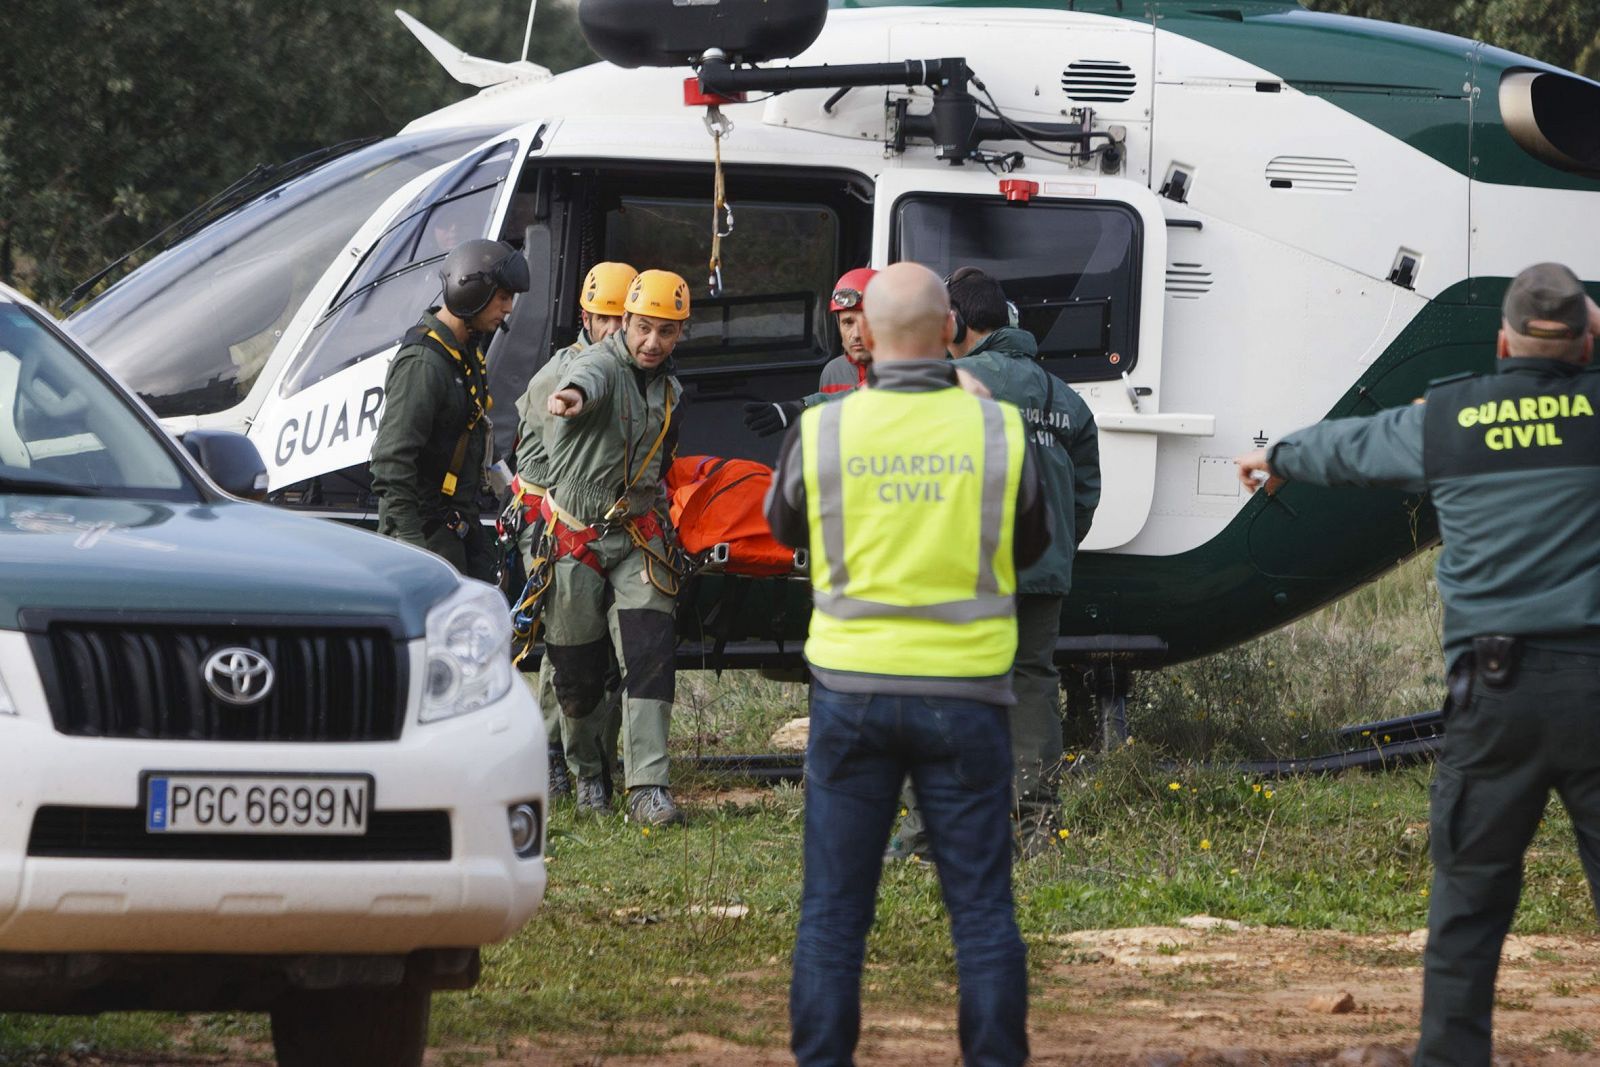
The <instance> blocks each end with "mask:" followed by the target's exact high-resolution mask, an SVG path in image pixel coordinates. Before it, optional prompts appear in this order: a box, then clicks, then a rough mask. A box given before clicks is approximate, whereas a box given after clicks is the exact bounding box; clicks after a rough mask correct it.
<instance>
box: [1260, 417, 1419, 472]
mask: <svg viewBox="0 0 1600 1067" xmlns="http://www.w3.org/2000/svg"><path fill="white" fill-rule="evenodd" d="M1426 413H1427V406H1426V405H1425V404H1411V405H1408V406H1406V407H1403V408H1391V409H1390V410H1388V411H1382V412H1379V413H1378V414H1376V415H1372V416H1368V417H1366V418H1358V419H1333V420H1329V421H1326V422H1319V423H1317V424H1316V425H1315V426H1308V427H1306V428H1305V429H1303V430H1296V431H1295V432H1294V433H1292V434H1290V435H1289V436H1287V437H1285V438H1284V439H1283V440H1281V441H1279V442H1278V443H1277V444H1275V445H1273V446H1272V447H1271V448H1270V449H1266V450H1263V449H1257V450H1256V451H1254V452H1249V453H1246V454H1245V455H1242V456H1239V457H1238V458H1237V459H1236V460H1235V462H1236V463H1237V464H1238V467H1239V480H1240V481H1241V482H1243V483H1244V484H1245V487H1246V488H1249V489H1255V488H1256V487H1257V486H1258V485H1259V484H1261V482H1262V480H1263V476H1265V484H1266V488H1267V492H1269V493H1272V492H1276V491H1277V488H1278V486H1279V485H1281V484H1282V483H1283V482H1284V481H1303V482H1310V483H1312V484H1313V485H1353V486H1387V487H1390V488H1395V489H1404V490H1407V491H1410V492H1418V493H1420V492H1422V491H1423V490H1425V489H1426V488H1427V479H1426V476H1425V474H1424V473H1423V467H1422V424H1423V419H1424V417H1425V416H1426Z"/></svg>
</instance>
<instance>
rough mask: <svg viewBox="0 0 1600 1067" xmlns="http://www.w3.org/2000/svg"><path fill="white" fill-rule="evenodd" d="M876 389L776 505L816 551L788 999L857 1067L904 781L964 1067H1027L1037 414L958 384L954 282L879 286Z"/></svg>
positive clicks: (777, 494) (826, 437)
mask: <svg viewBox="0 0 1600 1067" xmlns="http://www.w3.org/2000/svg"><path fill="white" fill-rule="evenodd" d="M866 306H867V307H868V308H869V309H870V310H869V311H868V315H867V321H866V324H865V327H864V330H865V338H866V343H867V348H868V349H869V350H870V351H871V353H872V365H871V370H870V371H869V373H868V378H867V387H866V388H865V389H861V390H858V391H856V392H854V393H851V394H850V395H848V396H846V397H845V398H844V399H842V400H838V401H836V402H833V403H829V404H823V405H820V406H818V407H813V408H811V409H809V410H807V411H806V412H805V414H804V415H802V416H801V418H800V421H799V422H798V423H797V424H796V425H795V426H793V427H792V428H791V429H790V431H789V436H788V438H787V439H786V440H785V441H784V445H783V452H782V454H781V456H780V458H779V461H778V468H777V472H776V474H775V476H774V478H773V486H772V491H771V492H770V494H769V495H768V497H767V518H768V520H769V522H770V523H771V525H772V530H773V533H774V534H776V535H777V538H778V540H780V541H782V542H784V543H785V544H788V545H790V546H792V547H795V548H800V547H806V548H808V549H809V550H810V553H811V581H812V612H811V630H810V634H809V635H808V637H807V639H806V649H805V651H806V661H807V663H808V664H809V665H810V668H811V674H812V686H811V737H810V742H809V745H808V748H807V750H806V823H805V888H804V892H803V895H802V899H801V905H800V930H799V933H798V936H797V937H796V939H795V949H794V977H793V982H792V985H791V987H790V995H789V1016H790V1023H791V1029H792V1033H791V1039H790V1046H791V1048H792V1049H793V1050H794V1054H795V1058H796V1060H798V1061H799V1063H800V1064H801V1065H802V1067H806V1065H821V1064H829V1065H841V1064H850V1063H853V1062H854V1055H855V1047H856V1040H857V1037H858V1036H859V1034H860V1029H861V964H862V957H863V955H864V953H865V949H866V938H867V929H868V928H869V927H870V926H871V925H872V915H873V909H874V905H875V902H876V899H877V891H878V877H879V874H880V872H881V869H882V864H883V851H884V845H885V844H886V843H887V841H888V838H889V827H890V824H891V823H892V822H893V820H894V815H895V811H896V809H897V807H898V804H897V800H896V797H897V794H898V792H899V789H900V782H901V780H902V778H904V776H905V775H907V774H909V775H910V776H911V778H912V781H913V782H915V783H916V790H917V795H918V797H920V798H921V801H922V811H923V816H924V819H925V821H926V823H927V828H928V837H929V844H930V847H931V849H932V851H933V855H934V859H935V861H936V862H937V865H938V871H939V880H940V883H941V885H942V888H943V891H944V900H945V905H946V907H947V909H948V910H949V912H950V929H951V933H952V935H953V937H954V939H955V945H956V972H957V975H958V977H959V980H960V1002H961V1003H960V1010H959V1028H958V1029H959V1036H960V1041H961V1054H962V1058H963V1060H964V1062H966V1063H968V1064H994V1065H1012V1064H1021V1063H1023V1062H1024V1061H1025V1060H1027V1058H1028V1038H1027V1001H1028V985H1027V963H1026V957H1025V953H1024V949H1023V945H1022V938H1021V935H1020V934H1019V933H1018V932H1017V924H1016V918H1015V909H1014V907H1013V904H1012V898H1011V741H1010V732H1009V728H1008V726H1007V713H1006V709H1007V708H1008V707H1009V706H1011V705H1012V704H1014V703H1015V702H1016V698H1015V696H1014V695H1013V693H1012V690H1011V680H1010V679H1011V663H1012V660H1013V658H1015V655H1016V650H1017V618H1016V604H1015V593H1016V588H1017V570H1018V569H1019V568H1021V567H1025V566H1027V565H1028V564H1030V563H1032V562H1033V561H1034V560H1036V559H1038V558H1039V556H1040V555H1041V554H1042V553H1043V552H1044V550H1045V548H1046V547H1047V546H1048V545H1049V542H1050V519H1049V511H1048V509H1047V508H1046V507H1045V502H1044V500H1043V499H1042V496H1041V494H1040V491H1039V484H1038V478H1037V475H1036V474H1035V471H1034V461H1033V458H1032V456H1031V455H1030V452H1029V448H1028V444H1027V435H1026V433H1025V431H1024V428H1023V423H1022V417H1021V415H1020V413H1019V412H1018V411H1017V409H1016V408H1014V407H1012V406H1010V405H1008V404H1001V403H999V402H997V401H994V400H991V399H987V398H985V397H982V396H977V395H973V394H972V393H970V392H968V391H966V390H964V389H962V388H961V386H960V384H959V383H958V380H957V376H956V371H955V368H954V366H953V365H952V364H951V363H950V362H949V361H948V360H946V359H945V358H944V355H945V352H946V351H947V350H948V348H949V345H950V342H951V338H952V337H953V336H954V334H955V319H954V316H953V315H952V314H951V311H950V303H949V300H948V299H947V297H946V295H945V289H944V283H943V282H942V281H940V279H939V277H938V276H937V275H936V274H934V273H933V272H932V271H929V270H928V269H926V268H924V267H920V266H918V265H916V264H912V263H900V264H896V265H894V266H892V267H889V268H887V269H886V270H883V271H881V272H879V273H878V275H877V276H876V277H874V278H873V279H872V282H871V283H870V284H869V285H868V287H867V300H866Z"/></svg>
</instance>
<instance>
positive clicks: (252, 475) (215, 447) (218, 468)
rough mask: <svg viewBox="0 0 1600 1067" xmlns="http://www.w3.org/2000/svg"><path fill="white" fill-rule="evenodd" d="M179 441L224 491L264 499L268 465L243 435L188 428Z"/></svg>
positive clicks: (251, 498) (248, 498)
mask: <svg viewBox="0 0 1600 1067" xmlns="http://www.w3.org/2000/svg"><path fill="white" fill-rule="evenodd" d="M178 440H180V441H182V442H183V447H184V448H186V449H188V451H189V455H191V456H193V457H194V461H195V462H196V463H198V464H200V467H201V469H202V470H204V471H205V472H206V473H207V474H209V475H211V480H212V481H214V482H216V483H217V484H218V485H219V486H221V487H222V489H223V490H224V491H225V492H228V493H232V494H233V495H234V496H240V497H244V498H245V499H246V500H265V499H266V498H267V465H266V464H265V463H263V462H262V461H261V453H260V452H257V451H256V446H255V445H254V444H253V443H251V441H250V438H248V437H246V436H245V435H244V434H242V433H234V432H233V431H231V430H190V431H189V432H188V433H186V434H184V435H183V436H182V437H180V438H179V439H178Z"/></svg>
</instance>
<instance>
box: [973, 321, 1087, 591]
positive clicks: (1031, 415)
mask: <svg viewBox="0 0 1600 1067" xmlns="http://www.w3.org/2000/svg"><path fill="white" fill-rule="evenodd" d="M956 366H957V367H958V368H960V369H961V370H964V371H967V372H968V373H970V374H971V375H972V376H973V377H974V378H977V379H978V381H980V382H982V383H983V384H984V386H985V387H986V388H987V389H988V390H989V392H991V393H993V394H994V398H995V399H996V400H1004V401H1006V402H1007V403H1009V404H1015V405H1016V406H1017V407H1019V408H1021V409H1022V418H1023V421H1024V422H1025V423H1026V424H1027V427H1028V436H1029V438H1030V439H1031V440H1032V442H1033V444H1034V447H1035V451H1036V452H1037V453H1038V457H1039V480H1040V482H1041V484H1042V485H1043V487H1044V494H1045V499H1046V500H1047V501H1049V504H1050V514H1051V519H1052V525H1053V526H1054V529H1055V537H1054V538H1053V540H1052V541H1051V543H1050V548H1049V550H1048V551H1046V552H1045V554H1044V555H1042V556H1040V557H1039V561H1038V562H1037V563H1035V564H1034V565H1033V566H1031V567H1029V568H1028V569H1027V570H1025V571H1023V572H1022V573H1021V574H1020V575H1018V576H1017V591H1018V592H1021V593H1035V594H1041V595H1045V596H1066V595H1067V593H1068V592H1070V591H1071V589H1072V558H1073V556H1074V555H1075V554H1076V553H1077V549H1078V545H1079V544H1080V543H1081V542H1082V541H1083V539H1084V538H1085V537H1087V536H1088V534H1089V525H1090V523H1092V522H1093V521H1094V512H1095V508H1097V507H1099V505H1100V435H1099V430H1098V429H1097V428H1096V427H1095V423H1094V413H1093V412H1091V411H1090V410H1089V405H1088V404H1085V403H1084V402H1083V398H1082V397H1080V396H1079V395H1078V394H1077V393H1076V392H1075V391H1074V390H1073V388H1072V387H1071V386H1070V385H1068V384H1067V383H1066V382H1063V381H1061V380H1060V379H1059V378H1055V377H1054V376H1053V375H1051V374H1050V373H1049V372H1047V371H1046V370H1045V369H1044V367H1042V366H1040V365H1039V343H1038V342H1037V341H1035V340H1034V339H1033V335H1032V334H1031V333H1029V332H1028V331H1027V330H1021V329H1017V328H1015V327H1011V326H1003V327H1001V328H1000V329H998V330H995V331H994V332H993V333H991V334H990V335H989V336H988V337H985V338H984V339H983V340H982V341H981V342H979V344H978V346H977V347H976V348H974V349H973V350H972V351H971V352H969V353H967V355H966V356H964V357H963V358H961V359H959V360H957V361H956Z"/></svg>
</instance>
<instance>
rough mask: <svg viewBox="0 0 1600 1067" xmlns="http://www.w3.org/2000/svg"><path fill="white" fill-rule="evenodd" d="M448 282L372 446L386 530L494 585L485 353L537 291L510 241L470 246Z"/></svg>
mask: <svg viewBox="0 0 1600 1067" xmlns="http://www.w3.org/2000/svg"><path fill="white" fill-rule="evenodd" d="M439 277H440V280H441V281H442V282H443V283H444V304H443V306H442V307H433V308H429V309H428V310H427V311H426V312H425V313H424V314H423V316H422V321H420V322H419V323H417V325H415V326H413V327H412V328H411V329H410V330H409V331H407V333H406V335H405V338H404V340H403V341H402V342H401V346H400V350H399V352H397V353H396V354H395V357H394V360H393V361H392V362H391V363H390V364H389V370H388V374H387V376H386V377H385V378H384V407H383V416H382V419H381V421H380V422H379V423H378V434H377V438H376V439H375V440H374V441H373V443H372V491H373V492H374V493H375V494H376V495H377V497H378V532H379V533H381V534H385V535H387V536H389V537H393V538H396V539H398V540H401V541H407V542H409V543H411V544H414V545H417V546H418V547H421V548H426V549H428V550H429V551H430V552H433V553H436V554H437V555H440V556H443V557H444V558H445V559H446V560H448V561H449V562H450V563H451V564H453V565H454V566H455V568H456V569H457V570H458V571H460V572H461V573H463V574H465V575H468V576H469V577H472V578H480V579H482V580H483V581H486V582H493V581H494V580H495V557H494V546H493V544H492V543H491V538H490V537H489V536H488V534H487V533H486V532H485V531H484V529H483V527H482V525H481V524H480V523H479V521H478V492H479V490H480V489H481V487H482V485H483V470H484V457H485V455H486V454H487V451H488V442H489V438H490V432H489V429H490V424H489V408H490V400H489V383H488V371H487V368H486V365H485V363H484V349H485V347H487V344H488V340H487V339H488V337H489V336H491V335H493V333H494V331H495V330H497V329H499V328H500V326H501V324H503V323H504V322H505V320H506V317H507V316H508V315H510V314H511V304H512V301H513V300H514V299H515V295H516V294H517V293H525V292H527V291H528V261H527V260H526V259H524V258H523V256H522V253H521V252H518V251H516V250H515V249H513V248H512V247H511V246H509V245H507V244H503V243H502V242H500V241H487V240H475V241H467V242H466V243H465V244H462V245H460V246H458V247H457V248H456V249H455V250H453V251H452V252H451V253H450V254H449V255H448V256H446V257H445V261H444V269H443V270H441V271H440V272H439Z"/></svg>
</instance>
